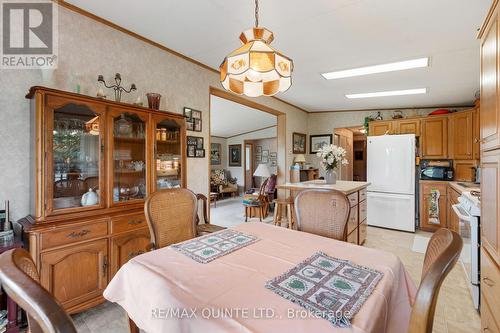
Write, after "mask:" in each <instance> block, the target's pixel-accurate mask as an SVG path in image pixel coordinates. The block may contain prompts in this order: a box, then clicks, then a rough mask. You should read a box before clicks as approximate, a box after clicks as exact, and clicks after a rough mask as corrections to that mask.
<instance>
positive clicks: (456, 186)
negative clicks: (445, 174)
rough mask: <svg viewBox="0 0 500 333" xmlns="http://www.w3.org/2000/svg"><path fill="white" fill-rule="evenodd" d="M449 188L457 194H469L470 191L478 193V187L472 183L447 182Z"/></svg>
mask: <svg viewBox="0 0 500 333" xmlns="http://www.w3.org/2000/svg"><path fill="white" fill-rule="evenodd" d="M449 184H450V186H451V187H452V188H453V189H454V190H455V191H457V192H460V193H463V192H470V191H480V185H479V184H476V183H472V182H456V181H453V182H449ZM460 184H467V185H468V186H467V187H466V186H462V185H460Z"/></svg>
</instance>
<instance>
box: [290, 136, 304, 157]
mask: <svg viewBox="0 0 500 333" xmlns="http://www.w3.org/2000/svg"><path fill="white" fill-rule="evenodd" d="M306 138H307V136H306V135H305V134H303V133H293V134H292V142H293V153H294V154H305V153H306Z"/></svg>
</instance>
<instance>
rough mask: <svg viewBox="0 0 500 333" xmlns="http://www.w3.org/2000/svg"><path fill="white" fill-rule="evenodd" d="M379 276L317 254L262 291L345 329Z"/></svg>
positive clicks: (351, 264)
mask: <svg viewBox="0 0 500 333" xmlns="http://www.w3.org/2000/svg"><path fill="white" fill-rule="evenodd" d="M382 276H383V273H381V272H378V271H376V270H373V269H371V268H367V267H363V266H359V265H356V264H353V263H351V262H350V261H348V260H341V259H337V258H333V257H330V256H328V255H326V254H324V253H322V252H317V253H315V254H314V255H313V256H312V257H309V258H307V259H306V260H304V261H303V262H301V263H299V264H298V265H296V266H295V267H293V268H292V269H290V270H289V271H287V272H285V273H283V274H282V275H280V276H278V277H276V278H274V279H272V280H270V281H268V282H267V284H266V288H268V289H270V290H272V291H274V292H275V293H277V294H278V295H280V296H282V297H284V298H286V299H288V300H290V301H292V302H294V303H297V304H299V305H300V306H302V307H304V308H306V309H308V310H309V311H311V312H312V314H313V315H314V316H316V317H320V318H324V319H326V320H328V321H330V322H331V323H332V324H334V325H335V326H339V327H349V326H350V325H351V323H350V320H351V319H352V317H353V316H354V315H355V314H356V313H357V312H358V311H359V309H360V308H361V306H362V305H363V304H364V302H365V301H366V299H367V298H368V296H370V294H371V293H372V291H373V289H374V288H375V286H376V285H377V284H378V282H379V281H380V279H381V278H382Z"/></svg>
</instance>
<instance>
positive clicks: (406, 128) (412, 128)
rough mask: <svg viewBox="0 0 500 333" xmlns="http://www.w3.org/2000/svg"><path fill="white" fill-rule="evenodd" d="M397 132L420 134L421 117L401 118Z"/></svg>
mask: <svg viewBox="0 0 500 333" xmlns="http://www.w3.org/2000/svg"><path fill="white" fill-rule="evenodd" d="M396 126H397V129H396V133H397V134H415V136H420V118H413V119H412V118H410V119H400V120H398V121H397V122H396Z"/></svg>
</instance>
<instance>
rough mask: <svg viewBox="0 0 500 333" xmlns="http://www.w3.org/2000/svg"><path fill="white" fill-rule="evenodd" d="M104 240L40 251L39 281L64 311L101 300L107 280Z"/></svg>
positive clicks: (106, 250)
mask: <svg viewBox="0 0 500 333" xmlns="http://www.w3.org/2000/svg"><path fill="white" fill-rule="evenodd" d="M108 264H109V258H108V241H107V239H101V240H97V241H91V242H86V243H83V244H79V245H74V246H69V247H65V248H62V249H57V250H52V251H49V252H46V253H43V254H42V255H41V258H40V267H41V269H40V283H41V284H42V286H43V287H44V288H45V289H47V290H48V291H49V292H50V293H51V294H53V295H54V297H55V298H56V299H57V300H58V301H59V302H61V304H62V306H63V307H64V309H65V310H66V311H68V312H77V311H78V310H79V309H81V308H82V307H89V306H93V305H96V304H98V303H99V302H101V298H102V297H101V295H102V292H103V291H104V289H105V288H106V285H107V283H108Z"/></svg>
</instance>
